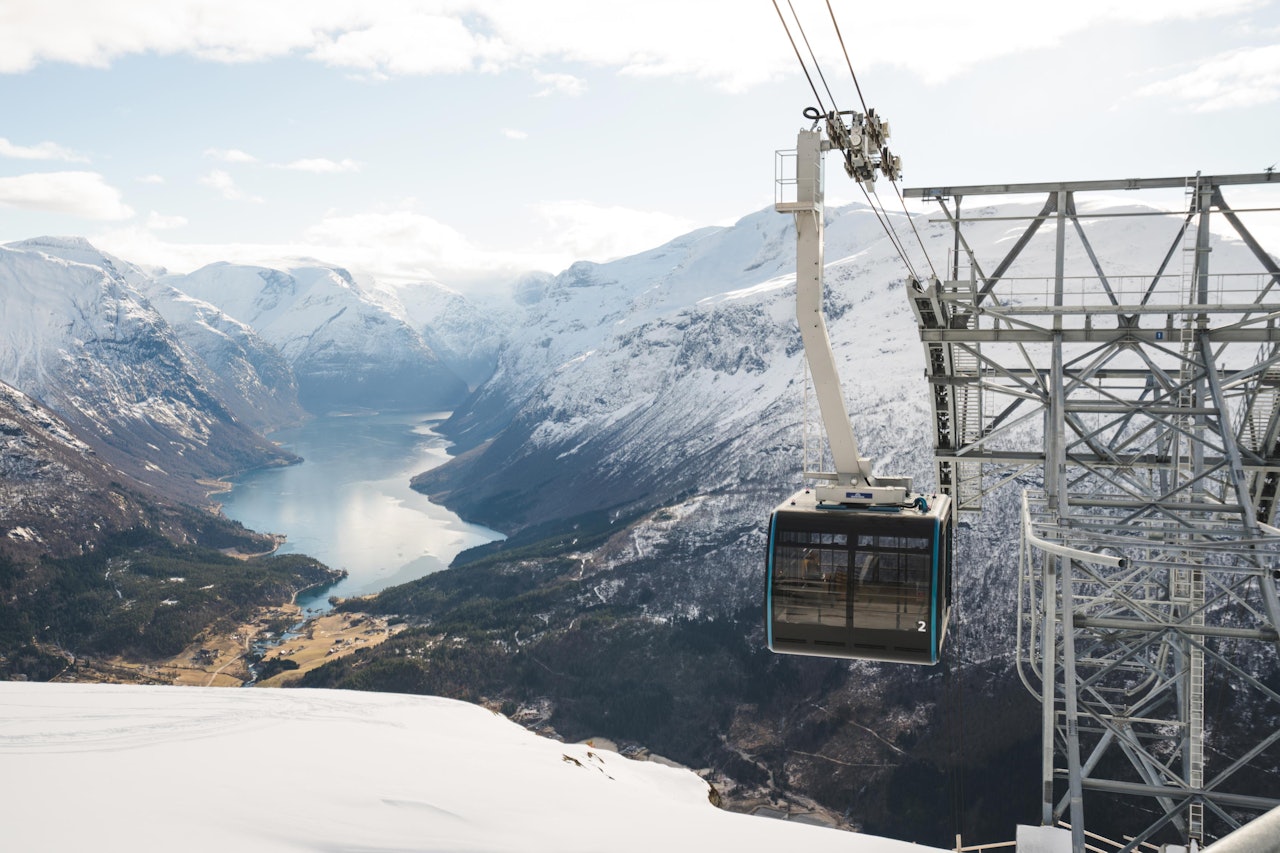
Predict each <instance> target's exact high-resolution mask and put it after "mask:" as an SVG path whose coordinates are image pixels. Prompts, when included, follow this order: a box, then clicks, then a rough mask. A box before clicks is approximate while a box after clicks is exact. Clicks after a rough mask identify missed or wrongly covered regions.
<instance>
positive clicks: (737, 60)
mask: <svg viewBox="0 0 1280 853" xmlns="http://www.w3.org/2000/svg"><path fill="white" fill-rule="evenodd" d="M1259 5H1260V2H1259V0H1217V2H1215V3H1213V4H1207V3H1204V2H1203V0H1128V2H1125V3H1116V2H1114V0H1075V2H1073V3H1071V4H1068V5H1065V6H1057V7H1055V6H1046V5H1044V4H1039V3H1026V2H1023V0H970V2H968V3H963V4H961V3H955V2H954V0H918V2H913V3H910V4H904V5H902V6H901V7H899V8H896V9H895V15H893V16H888V17H884V18H882V19H878V20H877V22H876V29H875V35H874V37H871V38H869V37H857V39H856V44H855V45H854V46H853V48H852V49H855V50H856V62H857V67H858V69H859V70H863V69H866V68H869V67H872V66H875V65H891V66H896V67H902V68H906V69H908V70H909V71H911V72H913V73H915V74H917V75H918V76H921V77H923V78H925V79H927V80H930V81H941V80H945V79H947V78H949V77H952V76H954V75H956V74H957V73H960V72H961V71H963V70H965V69H966V68H969V67H972V66H974V65H977V64H980V63H982V62H984V61H986V60H989V59H991V58H994V57H998V56H1003V55H1008V54H1012V53H1023V52H1028V51H1034V50H1037V49H1040V48H1043V47H1045V46H1050V45H1054V44H1057V43H1059V42H1061V41H1062V39H1064V38H1065V37H1067V36H1070V35H1072V34H1076V33H1079V32H1082V31H1084V30H1087V29H1090V28H1093V27H1099V26H1112V25H1117V24H1149V23H1154V22H1159V21H1168V20H1196V19H1212V18H1218V17H1222V16H1225V15H1230V14H1236V13H1240V12H1242V11H1246V10H1250V9H1253V8H1257V7H1258V6H1259ZM797 6H798V11H799V12H800V14H801V16H802V20H803V21H804V23H805V25H806V31H807V32H808V33H809V35H810V36H811V38H812V39H813V41H814V47H815V50H816V51H817V52H818V54H819V58H820V59H821V60H822V61H823V63H824V66H825V67H827V68H829V69H830V70H832V71H836V70H838V69H839V68H841V67H843V55H842V54H841V53H840V52H839V46H838V44H837V43H836V40H835V38H834V31H833V28H832V27H831V22H830V18H829V17H828V14H827V9H826V7H825V4H820V3H817V2H801V3H798V4H797ZM843 14H844V17H843V19H842V20H841V21H840V23H841V25H842V27H843V29H844V32H845V38H846V42H848V40H849V39H850V38H851V37H853V36H854V35H855V33H857V31H858V27H859V24H860V23H861V22H860V21H859V20H858V19H857V18H855V17H854V15H853V13H852V12H848V11H846V12H844V13H843ZM730 24H731V28H732V37H728V36H727V33H728V30H729V26H730ZM945 44H963V45H965V49H964V50H963V51H945V50H934V49H927V48H931V47H933V46H937V45H945ZM904 46H907V47H906V48H904ZM917 48H920V49H917ZM141 53H156V54H176V53H186V54H191V55H194V56H197V57H200V58H202V59H206V60H211V61H218V62H247V61H262V60H267V59H272V58H280V57H285V56H304V57H307V58H309V59H311V60H313V61H318V62H322V63H325V64H327V65H330V66H334V67H338V68H346V69H351V70H353V71H358V72H361V73H362V75H363V76H367V77H370V78H375V79H376V78H378V77H382V76H385V75H405V74H439V73H457V72H463V71H475V70H479V71H486V72H492V71H500V70H506V69H513V68H530V67H533V66H535V65H540V66H543V67H545V66H546V64H547V63H549V62H568V63H574V64H583V65H590V66H596V67H604V68H613V69H617V70H618V71H620V72H621V73H625V74H631V75H647V76H680V77H693V78H697V79H701V80H705V81H708V82H710V83H712V84H714V85H717V86H720V87H723V88H726V89H730V90H738V91H741V90H744V89H746V88H749V87H750V86H752V85H755V84H758V83H761V82H763V81H766V80H769V79H771V78H774V77H777V76H779V75H781V74H788V75H790V74H794V73H796V61H795V57H794V55H793V54H792V51H791V47H790V45H789V44H788V42H787V40H786V37H785V35H784V33H783V32H782V28H781V26H780V24H779V21H778V18H777V15H776V13H775V12H774V10H773V9H772V8H770V4H766V3H751V4H744V3H742V2H740V0H700V2H697V3H689V2H688V0H649V2H648V3H646V5H645V8H644V14H640V15H621V14H618V11H617V8H616V7H615V6H614V5H612V4H609V3H601V2H599V0H541V2H538V3H530V2H528V0H379V2H377V3H370V2H367V0H274V2H272V3H267V4H263V3H260V2H257V0H186V2H174V0H114V2H112V3H84V2H83V0H7V2H6V3H5V5H4V7H3V11H0V72H21V71H25V70H29V69H30V68H33V67H35V66H36V65H38V64H40V63H42V62H68V63H74V64H78V65H92V66H105V65H108V64H110V62H111V61H112V60H114V59H116V58H119V57H122V56H127V55H132V54H141ZM535 76H536V77H537V78H538V79H540V80H541V81H542V82H553V83H554V84H555V85H564V86H569V87H570V89H572V87H573V86H575V85H578V84H577V83H576V82H575V81H577V79H578V78H576V77H573V76H571V75H568V74H564V75H542V76H538V75H535ZM547 78H550V79H547Z"/></svg>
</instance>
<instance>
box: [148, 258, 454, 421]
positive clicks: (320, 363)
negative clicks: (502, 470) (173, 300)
mask: <svg viewBox="0 0 1280 853" xmlns="http://www.w3.org/2000/svg"><path fill="white" fill-rule="evenodd" d="M161 281H162V282H163V283H164V284H167V285H171V286H172V287H174V288H176V289H177V290H179V291H181V292H182V293H185V294H187V295H189V296H192V297H195V298H196V299H199V300H202V301H204V302H208V303H211V304H213V305H216V306H218V308H220V309H221V310H222V311H224V312H226V314H227V315H229V316H231V317H234V318H235V319H236V320H239V321H240V322H242V323H245V324H247V325H248V326H250V327H252V328H253V330H254V331H255V332H257V333H258V334H259V335H261V336H262V338H264V339H265V340H267V341H269V342H270V343H271V344H272V345H273V346H274V347H276V349H278V350H279V352H280V353H281V354H282V355H283V356H284V358H285V359H286V360H287V361H288V362H289V364H290V366H291V367H292V369H293V373H294V376H295V377H296V379H297V383H298V393H299V399H300V400H301V402H302V405H303V406H304V407H305V408H307V409H308V410H309V411H311V412H313V413H319V414H323V413H325V412H328V411H332V410H342V409H350V408H360V409H392V410H409V411H425V410H430V409H448V408H452V407H453V406H454V405H455V404H457V403H458V402H460V401H461V400H462V398H463V396H464V395H465V394H466V391H467V388H466V384H465V383H464V382H463V381H462V380H461V379H459V378H458V376H457V375H455V374H454V372H453V371H452V370H450V369H449V368H448V367H447V366H446V365H445V364H444V363H443V362H442V361H441V360H440V358H439V357H438V356H437V355H436V354H435V353H434V352H432V350H431V348H430V347H429V346H428V345H427V344H426V342H425V341H424V340H423V338H422V335H421V333H420V332H419V331H418V330H416V329H414V328H413V327H412V326H411V325H410V324H409V323H408V322H406V321H405V319H403V318H402V317H398V316H396V315H395V314H394V313H392V312H389V311H388V310H386V308H385V307H384V306H383V305H381V304H379V302H378V301H377V300H376V299H374V298H373V297H371V296H370V295H369V294H367V293H366V292H364V290H363V289H362V288H361V287H360V286H359V285H358V284H357V283H356V281H355V280H354V279H353V278H352V276H351V275H350V274H349V273H348V272H347V271H346V270H343V269H341V268H339V267H329V266H323V265H315V266H299V267H293V268H290V269H288V270H277V269H268V268H265V267H255V266H242V265H238V264H228V263H216V264H211V265H209V266H206V267H203V268H201V269H198V270H196V271H195V272H192V273H190V274H186V275H168V276H164V277H163V278H162V279H161Z"/></svg>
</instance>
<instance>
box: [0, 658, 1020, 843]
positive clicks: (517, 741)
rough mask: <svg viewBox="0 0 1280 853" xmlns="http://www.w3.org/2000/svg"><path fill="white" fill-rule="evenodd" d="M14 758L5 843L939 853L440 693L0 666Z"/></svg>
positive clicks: (5, 756) (3, 717) (5, 732)
mask: <svg viewBox="0 0 1280 853" xmlns="http://www.w3.org/2000/svg"><path fill="white" fill-rule="evenodd" d="M0 758H2V760H3V765H4V769H5V772H4V776H3V778H0V795H2V796H0V816H2V817H3V828H0V839H3V841H4V843H5V849H9V850H94V851H99V853H110V851H117V850H118V851H128V853H134V851H152V850H183V851H189V853H203V851H211V853H212V851H218V853H222V851H227V850H235V851H237V852H238V853H267V852H268V851H270V852H271V853H275V851H279V853H298V851H303V850H311V851H318V853H339V851H355V850H363V851H413V850H417V851H442V850H448V851H455V853H465V851H484V853H504V851H513V853H514V851H519V853H539V851H546V853H596V851H605V850H607V851H611V853H631V851H636V853H649V851H653V850H733V851H740V852H741V853H757V851H758V852H759V853H774V852H775V851H778V850H805V851H812V853H824V851H833V853H834V851H843V853H942V851H940V850H937V848H933V847H925V846H918V845H914V844H908V843H907V842H904V841H892V840H888V839H883V838H877V837H875V836H870V835H853V834H851V833H849V832H845V831H841V830H835V829H826V828H821V827H816V826H806V825H803V824H800V823H792V822H784V821H781V820H775V819H770V818H767V817H756V816H751V815H744V814H735V813H731V812H727V811H723V810H721V809H718V808H716V807H715V806H713V805H712V804H711V802H710V801H709V799H708V791H709V789H708V787H707V783H706V782H704V781H703V780H702V779H700V778H699V777H698V776H696V775H694V773H693V772H691V771H689V770H685V769H681V768H676V767H669V766H665V765H663V764H660V763H658V762H653V761H633V760H631V759H628V758H624V757H622V756H620V755H619V754H618V753H616V752H613V751H610V750H609V749H605V748H602V747H601V746H599V745H595V744H566V743H561V742H559V741H555V740H551V739H549V738H542V737H538V736H536V735H534V734H532V733H531V732H529V731H527V730H525V729H523V728H521V727H520V726H518V725H516V724H515V723H513V722H510V721H509V720H507V719H506V718H505V717H502V716H500V715H498V714H495V713H493V712H491V711H488V710H485V709H484V708H481V707H480V706H478V705H470V704H467V703H465V702H457V701H454V700H451V699H441V698H436V697H430V696H406V695H403V694H393V693H370V692H366V691H359V690H276V689H261V690H233V689H228V688H218V687H213V688H200V687H136V686H124V685H112V684H27V683H14V682H0ZM1009 829H1010V836H1011V837H1012V835H1013V833H1014V828H1013V827H1010V828H1009Z"/></svg>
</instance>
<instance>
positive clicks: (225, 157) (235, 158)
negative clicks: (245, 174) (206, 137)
mask: <svg viewBox="0 0 1280 853" xmlns="http://www.w3.org/2000/svg"><path fill="white" fill-rule="evenodd" d="M204 156H206V157H211V158H212V159H214V160H220V161H222V162H223V163H257V162H258V158H257V157H254V156H253V155H252V154H249V153H247V152H244V151H241V150H240V149H239V148H206V149H205V152H204Z"/></svg>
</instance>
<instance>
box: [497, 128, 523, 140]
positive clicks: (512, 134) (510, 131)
mask: <svg viewBox="0 0 1280 853" xmlns="http://www.w3.org/2000/svg"><path fill="white" fill-rule="evenodd" d="M502 135H503V136H505V137H506V138H507V139H528V138H529V134H527V133H525V132H524V131H523V130H516V129H515V128H511V127H504V128H503V129H502Z"/></svg>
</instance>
